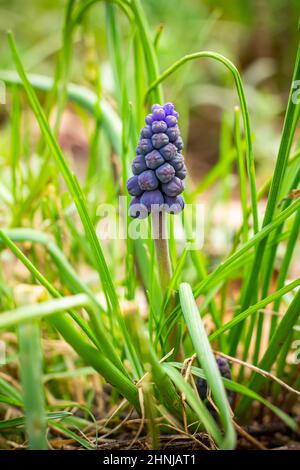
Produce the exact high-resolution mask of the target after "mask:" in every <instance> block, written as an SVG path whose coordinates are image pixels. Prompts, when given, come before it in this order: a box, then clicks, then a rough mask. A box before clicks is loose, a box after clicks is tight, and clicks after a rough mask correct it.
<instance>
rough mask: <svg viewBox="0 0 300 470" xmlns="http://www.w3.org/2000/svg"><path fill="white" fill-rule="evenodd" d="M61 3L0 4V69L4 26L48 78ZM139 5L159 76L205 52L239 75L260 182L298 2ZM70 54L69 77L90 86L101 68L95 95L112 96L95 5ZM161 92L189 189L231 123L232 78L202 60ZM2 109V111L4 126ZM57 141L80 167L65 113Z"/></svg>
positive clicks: (269, 158)
mask: <svg viewBox="0 0 300 470" xmlns="http://www.w3.org/2000/svg"><path fill="white" fill-rule="evenodd" d="M65 5H66V1H65V0H55V1H53V0H52V1H50V0H40V1H38V2H37V1H36V0H26V2H20V0H10V1H8V0H1V1H0V30H1V42H0V48H1V49H0V68H1V69H3V68H4V69H10V68H12V61H11V57H10V55H9V51H8V48H7V44H6V38H5V32H6V31H7V29H12V30H13V32H14V34H15V36H16V40H17V43H18V46H19V50H20V52H21V55H22V58H23V62H24V64H25V66H26V69H27V71H28V72H32V73H42V74H46V75H51V76H53V73H54V67H55V60H56V57H57V52H58V50H59V48H60V46H61V29H62V25H63V19H64V8H65ZM143 5H144V8H145V9H146V11H147V14H148V17H149V22H150V25H151V28H152V30H153V37H155V35H156V34H157V33H158V31H160V32H161V35H160V39H159V44H158V50H159V58H160V67H161V70H164V69H165V68H166V67H167V66H169V65H170V64H172V63H173V62H174V61H175V60H176V59H178V58H180V57H181V56H183V55H185V54H188V53H191V52H196V51H199V50H203V49H210V50H214V51H217V52H220V53H222V54H224V55H226V56H227V57H228V58H229V59H231V60H232V61H233V62H234V63H235V64H236V65H237V67H238V68H239V70H240V71H241V72H242V77H243V80H244V83H245V87H246V94H247V99H248V103H249V107H250V112H251V119H252V128H253V131H254V150H255V158H256V162H257V168H258V175H259V178H260V177H261V178H262V180H263V179H264V177H265V175H267V174H269V170H270V165H273V163H274V159H275V158H276V152H277V149H278V141H279V137H280V128H281V125H282V119H283V110H284V108H285V105H286V99H287V93H288V91H289V85H290V80H291V74H292V67H293V63H294V58H295V53H296V47H297V41H298V21H299V15H300V4H299V0H243V1H240V0H227V1H226V2H224V1H222V0H213V1H209V0H187V1H184V2H183V1H182V0H172V1H171V2H170V1H168V0H162V1H159V0H147V1H143ZM120 21H121V25H122V30H121V31H120V33H121V35H122V37H124V44H125V43H126V40H128V34H129V30H128V27H127V24H126V19H125V18H121V17H120ZM95 44H96V46H97V47H96V51H97V53H95V48H94V46H95ZM74 51H75V53H74V62H73V66H72V80H73V81H74V82H76V83H81V84H84V85H86V86H89V87H93V70H94V67H95V66H99V67H101V77H102V86H103V92H104V93H106V94H107V95H109V96H110V97H113V96H114V90H113V80H112V71H111V68H110V65H109V58H108V44H107V35H106V19H105V10H104V8H103V6H102V5H101V2H100V3H98V4H97V5H95V6H93V8H91V9H90V12H89V13H88V15H86V17H85V19H84V22H83V26H82V28H80V30H78V32H77V35H76V38H75V42H74ZM128 87H129V89H130V81H129V83H128ZM164 87H165V92H166V97H167V98H168V99H170V100H172V101H174V102H175V103H176V106H177V107H178V108H179V110H180V111H181V116H182V117H184V119H182V124H181V126H182V127H185V129H184V132H185V135H186V137H187V143H188V147H187V152H188V161H189V166H191V163H192V165H193V178H194V179H196V182H197V181H198V180H199V179H201V177H203V175H204V174H205V173H206V172H207V171H208V170H209V168H211V166H212V165H213V164H214V163H215V162H216V160H217V159H218V157H219V153H220V148H219V141H220V135H221V132H222V129H224V127H225V128H226V125H231V124H230V123H231V121H232V116H233V108H234V105H235V104H237V97H236V94H235V91H234V86H233V82H232V77H231V76H229V73H228V71H226V69H225V68H224V67H223V66H222V65H220V64H216V63H214V62H212V61H210V60H207V59H201V60H198V61H196V62H195V61H194V62H192V63H190V64H188V65H187V66H185V67H183V68H182V69H181V70H180V71H178V72H177V73H176V74H175V75H173V76H172V78H171V79H169V80H167V81H166V82H165V84H164ZM129 97H130V93H129ZM6 112H7V110H6V108H3V107H2V109H1V110H0V113H1V124H2V126H5V120H6V119H5V113H6ZM60 138H61V144H62V146H63V147H65V150H69V151H70V152H71V154H73V156H74V157H75V158H76V159H77V162H78V164H79V163H80V162H81V160H82V159H83V160H84V158H85V157H86V156H87V154H88V149H87V146H88V143H87V142H88V139H87V138H86V137H85V131H84V128H82V125H81V123H80V122H78V118H77V117H76V119H75V118H74V116H73V117H72V115H71V114H70V115H69V116H68V119H64V121H63V125H62V129H61V136H60ZM4 142H5V139H4ZM0 149H1V144H0Z"/></svg>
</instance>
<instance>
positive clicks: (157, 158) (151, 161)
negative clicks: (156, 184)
mask: <svg viewBox="0 0 300 470" xmlns="http://www.w3.org/2000/svg"><path fill="white" fill-rule="evenodd" d="M145 161H146V165H147V167H148V168H151V170H155V168H157V167H158V166H159V165H162V164H163V163H164V158H163V156H162V155H161V154H160V153H159V152H158V150H152V152H150V153H147V155H146V156H145Z"/></svg>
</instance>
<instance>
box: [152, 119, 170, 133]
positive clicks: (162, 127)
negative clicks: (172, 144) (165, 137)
mask: <svg viewBox="0 0 300 470" xmlns="http://www.w3.org/2000/svg"><path fill="white" fill-rule="evenodd" d="M167 128H168V126H167V124H166V123H165V121H154V122H153V123H152V132H154V134H158V133H160V132H166V130H167Z"/></svg>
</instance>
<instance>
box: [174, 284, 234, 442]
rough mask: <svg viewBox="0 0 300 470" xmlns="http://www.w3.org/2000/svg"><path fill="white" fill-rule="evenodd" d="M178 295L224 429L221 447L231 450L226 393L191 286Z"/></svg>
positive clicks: (231, 425)
mask: <svg viewBox="0 0 300 470" xmlns="http://www.w3.org/2000/svg"><path fill="white" fill-rule="evenodd" d="M179 295H180V303H181V307H182V312H183V315H184V319H185V322H186V324H187V327H188V330H189V334H190V337H191V340H192V342H193V345H194V348H195V351H196V353H197V357H198V360H199V363H200V364H201V366H202V368H203V370H204V372H205V376H206V379H207V382H208V384H209V386H210V388H211V391H212V395H213V399H214V401H215V403H216V405H217V407H218V410H219V413H220V419H221V422H222V424H223V426H224V429H225V436H224V439H223V441H222V443H221V447H222V448H224V449H233V448H234V447H235V442H236V437H235V431H234V428H233V424H232V419H231V416H230V408H229V404H228V400H227V396H226V392H225V389H224V385H223V382H222V378H221V375H220V372H219V369H218V366H217V363H216V360H215V357H214V355H213V352H212V350H211V346H210V343H209V341H208V338H207V334H206V331H205V328H204V325H203V323H202V319H201V317H200V315H199V312H198V308H197V305H196V302H195V299H194V296H193V292H192V289H191V286H190V285H189V284H187V283H182V284H180V287H179Z"/></svg>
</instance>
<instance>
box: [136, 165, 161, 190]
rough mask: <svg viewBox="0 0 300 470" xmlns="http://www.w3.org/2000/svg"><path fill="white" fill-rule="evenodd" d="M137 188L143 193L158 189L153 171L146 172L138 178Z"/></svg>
mask: <svg viewBox="0 0 300 470" xmlns="http://www.w3.org/2000/svg"><path fill="white" fill-rule="evenodd" d="M138 182H139V186H140V188H141V189H142V190H143V191H152V190H153V189H156V188H157V187H158V179H157V178H156V176H155V173H154V171H152V170H146V171H143V173H141V174H140V175H139V176H138Z"/></svg>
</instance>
